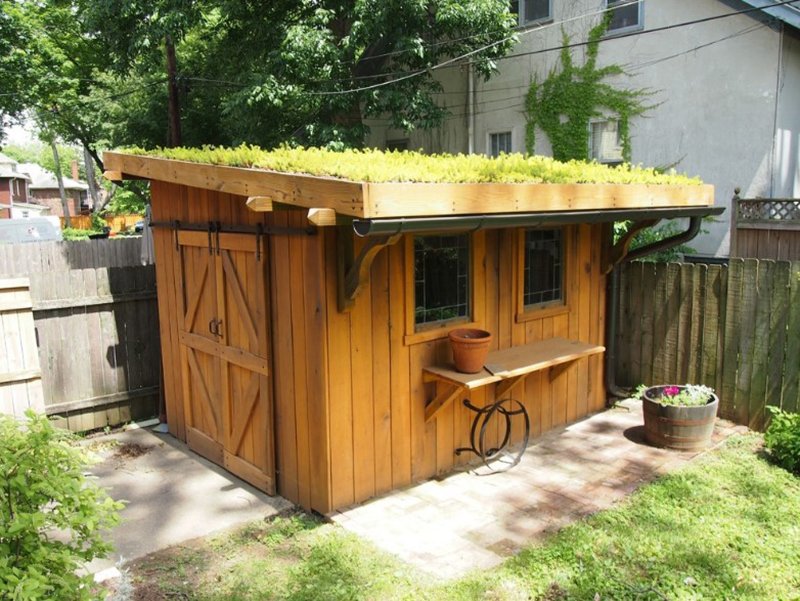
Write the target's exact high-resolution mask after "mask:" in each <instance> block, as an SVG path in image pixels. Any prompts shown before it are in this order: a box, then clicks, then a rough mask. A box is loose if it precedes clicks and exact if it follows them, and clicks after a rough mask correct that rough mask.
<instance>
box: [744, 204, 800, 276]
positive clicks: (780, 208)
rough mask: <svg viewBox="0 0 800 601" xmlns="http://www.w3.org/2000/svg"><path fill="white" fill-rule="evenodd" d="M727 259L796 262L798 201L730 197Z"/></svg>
mask: <svg viewBox="0 0 800 601" xmlns="http://www.w3.org/2000/svg"><path fill="white" fill-rule="evenodd" d="M731 215H732V221H731V256H732V257H744V258H752V259H776V260H786V261H798V260H800V198H739V197H738V196H734V197H733V211H732V213H731Z"/></svg>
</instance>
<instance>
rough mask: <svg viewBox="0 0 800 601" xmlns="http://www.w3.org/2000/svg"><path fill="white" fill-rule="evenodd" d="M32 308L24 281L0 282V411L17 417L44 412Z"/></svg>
mask: <svg viewBox="0 0 800 601" xmlns="http://www.w3.org/2000/svg"><path fill="white" fill-rule="evenodd" d="M32 306H33V303H32V302H31V295H30V283H29V282H28V280H27V279H25V278H14V279H3V280H0V412H2V413H10V414H11V415H16V416H18V417H21V416H22V415H23V414H24V413H25V411H26V410H27V409H34V410H36V411H42V410H44V397H43V394H42V371H41V369H40V367H39V356H38V354H37V353H36V332H35V330H34V328H33V311H32Z"/></svg>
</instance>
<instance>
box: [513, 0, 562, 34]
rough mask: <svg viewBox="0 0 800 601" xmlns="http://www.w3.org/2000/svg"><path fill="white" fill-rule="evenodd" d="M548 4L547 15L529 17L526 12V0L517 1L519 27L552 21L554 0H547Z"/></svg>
mask: <svg viewBox="0 0 800 601" xmlns="http://www.w3.org/2000/svg"><path fill="white" fill-rule="evenodd" d="M547 5H548V6H547V16H546V17H539V18H538V19H528V17H527V15H526V14H525V0H519V2H517V6H518V8H517V27H530V26H531V25H540V24H542V23H550V22H551V21H553V0H547ZM511 14H514V13H511Z"/></svg>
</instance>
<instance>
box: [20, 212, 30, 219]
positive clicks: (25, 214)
mask: <svg viewBox="0 0 800 601" xmlns="http://www.w3.org/2000/svg"><path fill="white" fill-rule="evenodd" d="M28 217H30V214H29V213H28V211H22V218H23V219H27V218H28Z"/></svg>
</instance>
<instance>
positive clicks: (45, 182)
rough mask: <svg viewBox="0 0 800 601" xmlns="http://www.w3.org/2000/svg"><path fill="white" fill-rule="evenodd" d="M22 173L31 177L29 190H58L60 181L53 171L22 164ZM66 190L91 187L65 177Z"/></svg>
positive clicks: (20, 168) (38, 166) (36, 165)
mask: <svg viewBox="0 0 800 601" xmlns="http://www.w3.org/2000/svg"><path fill="white" fill-rule="evenodd" d="M18 169H19V171H20V172H23V173H26V174H28V175H29V176H30V180H31V183H30V186H28V189H29V190H50V189H57V188H58V180H57V179H56V176H55V174H54V173H53V172H52V171H48V170H47V169H45V168H44V167H42V166H41V165H38V164H36V163H20V164H19V165H18ZM63 180H64V189H65V190H82V191H85V190H88V189H89V186H88V185H87V184H85V183H83V182H81V181H77V180H74V179H72V178H71V177H64V178H63Z"/></svg>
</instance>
